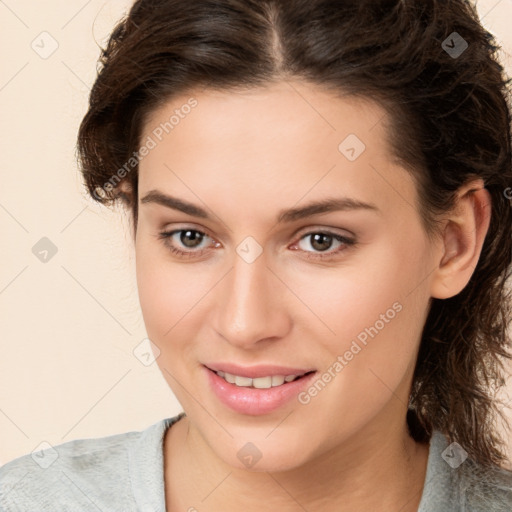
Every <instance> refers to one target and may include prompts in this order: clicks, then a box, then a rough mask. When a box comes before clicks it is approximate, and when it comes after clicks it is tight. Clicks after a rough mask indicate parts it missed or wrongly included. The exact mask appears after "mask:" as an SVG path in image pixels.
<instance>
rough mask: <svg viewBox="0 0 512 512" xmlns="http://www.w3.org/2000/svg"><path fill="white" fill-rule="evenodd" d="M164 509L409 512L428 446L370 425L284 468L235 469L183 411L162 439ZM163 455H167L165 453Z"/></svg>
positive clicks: (395, 429) (400, 428) (400, 431)
mask: <svg viewBox="0 0 512 512" xmlns="http://www.w3.org/2000/svg"><path fill="white" fill-rule="evenodd" d="M164 453H165V454H166V458H165V480H166V503H167V511H168V512H174V511H177V510H191V511H193V510H195V509H196V510H198V511H200V512H208V511H214V510H223V511H224V512H231V511H238V510H242V509H243V510H244V511H246V512H252V511H258V512H259V511H261V503H262V499H263V500H264V502H265V508H266V509H272V510H274V509H276V510H281V511H283V512H288V511H290V512H291V511H294V512H295V511H297V510H299V509H300V508H301V507H302V509H303V510H323V511H324V512H331V511H332V512H334V511H336V512H345V511H353V510H381V511H388V510H389V511H396V510H400V511H401V512H415V511H417V509H418V504H419V501H420V499H421V494H422V491H423V484H424V481H425V473H426V466H427V459H428V445H427V444H420V443H417V442H415V441H414V440H413V439H412V438H411V437H410V435H409V433H408V429H407V425H406V423H405V421H404V422H403V424H394V425H393V424H391V423H389V424H388V428H386V429H385V430H383V429H382V425H381V426H380V427H379V428H375V427H372V426H368V427H367V428H365V429H364V430H361V431H359V432H358V433H357V434H355V435H354V436H352V437H351V438H350V439H347V441H346V442H344V443H343V444H342V445H340V446H338V447H336V449H334V450H330V451H329V452H327V453H324V454H322V455H319V456H318V457H316V458H315V459H313V460H309V461H308V463H307V465H302V466H300V467H297V468H293V469H291V470H287V471H280V472H267V471H260V472H258V471H249V470H242V469H237V468H233V467H231V466H229V465H227V464H226V463H225V462H224V461H223V460H222V459H220V458H219V457H217V456H216V454H215V453H214V452H212V450H211V449H210V447H209V446H208V445H207V444H206V443H205V442H204V439H203V438H202V436H201V434H200V433H199V432H198V431H197V430H196V429H195V427H194V425H193V424H191V423H190V421H189V419H188V418H187V417H185V418H183V419H182V420H180V421H179V422H178V423H176V424H175V425H174V426H173V427H172V428H171V429H169V430H168V431H167V433H166V436H165V443H164ZM167 454H168V455H167Z"/></svg>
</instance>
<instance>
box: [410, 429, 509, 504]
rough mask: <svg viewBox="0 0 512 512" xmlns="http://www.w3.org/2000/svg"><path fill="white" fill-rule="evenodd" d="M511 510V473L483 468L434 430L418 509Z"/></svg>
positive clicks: (461, 449)
mask: <svg viewBox="0 0 512 512" xmlns="http://www.w3.org/2000/svg"><path fill="white" fill-rule="evenodd" d="M438 510H451V511H457V512H511V511H512V472H510V471H507V470H505V469H502V468H499V467H497V466H494V467H485V466H482V465H481V464H479V463H477V462H475V461H473V460H472V459H470V458H468V457H467V452H466V451H465V450H464V449H463V448H462V447H461V446H460V445H459V444H458V443H455V442H454V443H449V442H448V439H447V438H446V437H445V436H444V434H442V433H441V432H439V431H434V433H433V435H432V438H431V441H430V452H429V459H428V466H427V473H426V477H425V485H424V489H423V496H422V500H421V502H420V508H419V512H437V511H438Z"/></svg>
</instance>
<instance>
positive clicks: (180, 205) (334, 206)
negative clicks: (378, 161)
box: [141, 190, 380, 224]
mask: <svg viewBox="0 0 512 512" xmlns="http://www.w3.org/2000/svg"><path fill="white" fill-rule="evenodd" d="M141 203H142V204H146V203H156V204H159V205H162V206H166V207H167V208H171V209H173V210H177V211H180V212H183V213H186V214H188V215H192V216H194V217H199V218H201V219H207V220H212V217H211V216H210V215H209V214H208V212H207V211H206V210H204V209H203V208H201V207H199V206H197V205H194V204H192V203H189V202H187V201H184V200H183V199H178V198H177V197H172V196H169V195H167V194H164V193H163V192H160V191H158V190H151V191H150V192H148V193H147V194H146V195H145V196H144V197H143V198H142V199H141ZM354 210H369V211H374V212H375V213H378V212H379V211H380V210H379V208H378V207H377V206H376V205H375V204H372V203H366V202H364V201H360V200H358V199H353V198H350V197H338V198H326V199H322V200H320V201H314V202H311V203H308V204H306V205H305V206H301V207H297V208H288V209H285V210H281V211H280V212H279V215H278V216H277V223H278V224H282V223H288V222H294V221H297V220H300V219H305V218H307V217H311V216H313V215H319V214H322V213H329V212H335V211H354Z"/></svg>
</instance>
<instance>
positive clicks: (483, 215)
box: [431, 179, 491, 299]
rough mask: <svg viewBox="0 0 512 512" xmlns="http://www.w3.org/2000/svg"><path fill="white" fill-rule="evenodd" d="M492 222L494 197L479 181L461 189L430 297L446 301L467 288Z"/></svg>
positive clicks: (445, 237) (449, 218) (450, 219)
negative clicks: (492, 201) (492, 199)
mask: <svg viewBox="0 0 512 512" xmlns="http://www.w3.org/2000/svg"><path fill="white" fill-rule="evenodd" d="M490 219H491V195H490V194H489V191H488V190H486V189H485V188H484V182H483V180H481V179H479V180H476V181H472V182H471V183H469V184H467V185H465V186H464V187H462V188H460V189H459V191H458V193H457V200H456V206H455V208H454V210H453V211H452V213H451V214H450V215H449V216H448V217H447V219H446V221H447V222H446V225H445V229H444V232H443V236H442V246H441V250H442V254H441V258H440V260H439V265H438V267H437V268H436V270H435V271H434V274H433V278H432V283H431V296H432V297H433V298H437V299H447V298H450V297H453V296H455V295H457V294H458V293H459V292H461V291H462V290H463V289H464V288H465V286H466V285H467V284H468V282H469V280H470V279H471V276H472V275H473V272H474V270H475V268H476V266H477V264H478V260H479V258H480V254H481V252H482V247H483V243H484V240H485V236H486V234H487V231H488V229H489V224H490Z"/></svg>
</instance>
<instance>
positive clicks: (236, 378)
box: [208, 368, 314, 389]
mask: <svg viewBox="0 0 512 512" xmlns="http://www.w3.org/2000/svg"><path fill="white" fill-rule="evenodd" d="M208 369H209V370H210V371H211V372H214V373H216V374H217V375H218V376H219V377H220V378H221V379H224V380H225V381H226V382H227V383H229V384H234V385H235V386H238V387H242V388H255V389H269V388H276V387H280V386H283V385H284V384H288V383H289V382H294V381H296V380H299V379H302V378H303V377H306V376H307V375H309V374H311V373H314V370H311V371H308V372H305V373H302V374H300V375H295V374H288V375H267V376H264V377H254V378H251V377H243V376H241V375H235V374H233V373H228V372H223V371H221V370H219V371H215V370H212V369H211V368H208Z"/></svg>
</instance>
